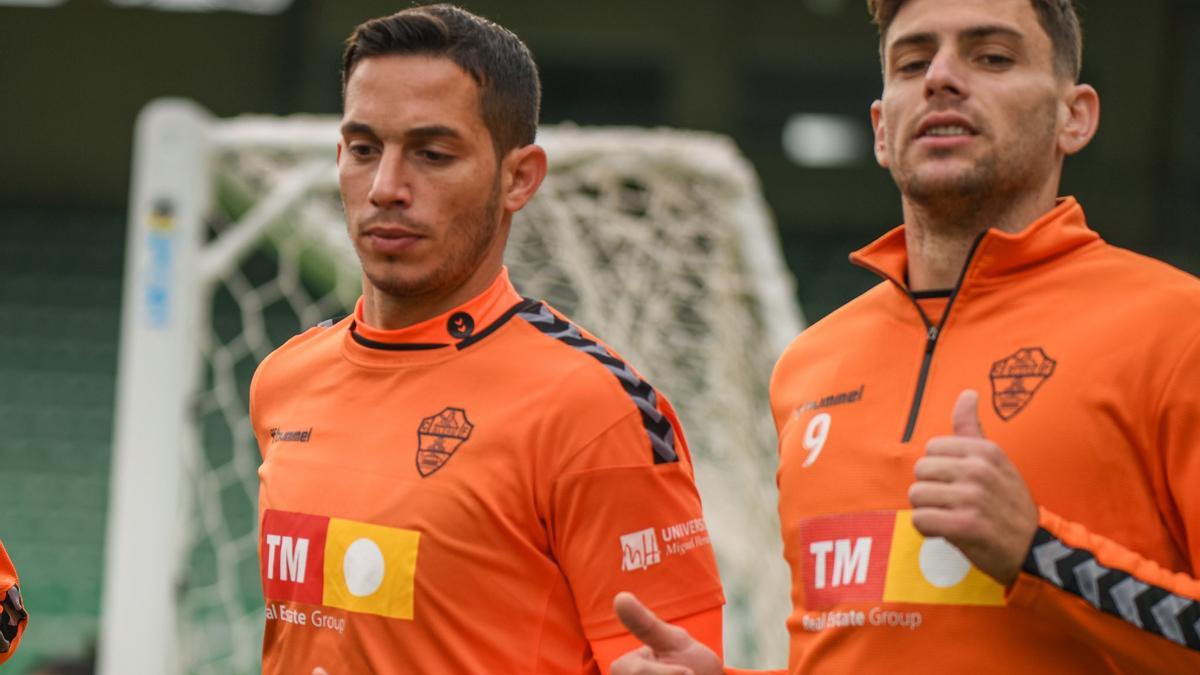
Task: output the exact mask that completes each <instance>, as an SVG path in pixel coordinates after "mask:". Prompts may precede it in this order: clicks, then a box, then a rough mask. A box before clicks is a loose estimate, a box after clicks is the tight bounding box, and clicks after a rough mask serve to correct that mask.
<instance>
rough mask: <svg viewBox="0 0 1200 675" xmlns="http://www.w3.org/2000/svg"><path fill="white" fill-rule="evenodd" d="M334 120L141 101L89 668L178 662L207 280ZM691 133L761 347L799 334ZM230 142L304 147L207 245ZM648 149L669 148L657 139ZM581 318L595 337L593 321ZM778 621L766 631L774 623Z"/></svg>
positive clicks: (554, 139) (753, 217)
mask: <svg viewBox="0 0 1200 675" xmlns="http://www.w3.org/2000/svg"><path fill="white" fill-rule="evenodd" d="M337 126H338V121H337V120H336V119H335V118H331V117H292V118H264V117H240V118H231V119H222V120H218V119H216V118H214V117H213V116H211V115H210V114H209V113H208V112H207V111H205V110H203V109H202V108H201V107H200V106H198V105H197V104H195V103H192V102H190V101H186V100H182V99H161V100H158V101H155V102H152V103H151V104H149V105H148V106H147V107H146V108H145V109H144V110H143V111H142V113H141V115H140V116H139V118H138V122H137V127H136V133H135V150H134V163H133V174H132V188H131V197H130V206H129V225H128V234H127V245H126V256H127V258H126V270H125V280H124V295H123V305H122V319H121V339H120V348H119V363H118V381H117V400H116V410H115V425H114V438H113V455H112V472H111V490H110V505H109V520H108V531H107V544H106V545H107V551H106V557H105V570H104V590H103V600H102V617H101V633H100V636H99V651H98V663H97V666H98V671H97V672H99V673H100V674H101V675H117V674H120V675H159V674H162V673H173V672H178V669H179V665H178V663H177V662H176V660H175V659H174V655H175V653H176V650H177V649H178V645H176V644H175V635H176V627H175V620H176V618H175V617H176V614H175V599H176V595H177V585H178V581H179V580H178V577H177V575H178V574H179V566H180V562H181V555H182V554H181V550H182V549H181V544H180V540H181V536H180V532H181V531H182V528H185V527H187V526H188V525H187V523H186V522H185V521H186V519H187V518H188V514H189V512H190V509H189V506H190V505H189V503H188V497H187V495H188V494H189V491H188V490H187V489H186V481H185V475H186V465H187V462H188V453H190V452H193V451H194V450H195V448H194V447H193V444H195V443H196V441H195V438H194V437H193V435H192V432H191V431H189V429H190V428H191V424H192V421H191V417H192V412H191V406H192V404H193V395H194V392H195V391H196V389H197V386H198V384H199V383H198V378H199V373H200V358H199V357H198V344H197V342H198V338H197V336H198V335H199V334H200V333H201V331H202V330H205V327H204V325H203V324H204V322H205V321H207V320H208V309H207V307H208V304H209V303H210V300H209V298H210V297H211V294H212V292H213V287H214V283H215V279H217V278H218V277H219V276H220V275H221V274H222V273H225V272H227V271H228V269H229V268H230V267H231V266H236V265H237V264H238V261H239V259H241V258H242V257H243V256H244V255H245V254H247V252H248V251H251V250H252V249H254V247H256V246H258V245H259V244H258V242H259V241H260V240H261V239H262V238H263V237H264V235H265V233H266V231H267V229H268V228H269V227H270V226H271V225H272V224H273V223H274V222H276V221H277V220H278V219H279V218H280V217H281V216H283V215H284V214H285V213H287V212H288V211H289V210H290V209H293V208H295V207H296V205H297V200H298V199H300V197H301V196H302V195H303V194H304V193H305V191H306V190H307V189H308V188H309V187H310V186H313V185H314V184H318V183H319V184H325V185H328V184H331V182H334V181H336V170H335V166H334V163H333V161H332V160H333V153H332V150H333V148H334V146H335V143H336V141H337V137H338V132H337ZM589 133H597V134H606V133H607V134H613V135H615V136H619V135H622V134H625V135H628V134H629V133H646V134H647V135H646V136H645V142H646V143H649V144H654V143H657V142H658V141H656V140H655V139H656V138H659V137H658V136H655V135H653V134H652V133H648V132H640V131H630V130H620V129H615V130H608V131H596V132H589ZM670 133H679V132H670ZM577 134H578V130H570V129H568V130H565V131H559V130H556V129H554V128H544V129H543V130H541V131H540V132H539V136H538V142H539V144H541V145H543V146H544V147H546V148H547V150H548V153H549V155H550V158H551V160H550V161H551V163H553V162H554V157H555V150H556V149H558V148H562V147H565V146H568V145H570V144H571V143H573V142H575V141H574V140H573V139H574V138H576V136H577ZM696 139H697V140H696V143H697V145H699V146H701V147H703V148H704V151H703V152H700V153H698V154H696V155H695V156H694V158H692V159H691V160H690V161H693V162H700V163H704V162H708V161H711V162H712V163H713V166H712V167H711V168H712V170H713V171H719V172H723V173H729V172H730V171H732V172H733V174H734V180H735V182H738V190H737V192H738V194H739V195H740V196H739V198H738V201H737V203H736V204H733V205H731V207H732V208H733V209H735V211H736V212H737V213H738V214H740V215H739V216H738V217H737V218H736V219H735V220H736V223H737V226H738V227H739V228H740V232H739V233H738V237H739V239H740V240H741V242H742V249H741V250H742V251H743V256H744V260H743V264H744V265H745V267H746V268H747V269H749V270H752V271H753V283H754V286H755V288H754V289H753V290H754V292H755V294H756V296H757V299H758V302H760V303H761V305H762V311H763V314H764V315H765V316H768V317H769V319H770V320H769V321H765V322H763V328H764V329H765V330H766V331H767V333H768V336H767V338H768V339H767V342H768V348H769V349H770V350H772V356H777V355H778V354H779V353H781V352H782V350H783V348H784V347H785V346H786V344H787V343H788V342H789V341H790V340H791V339H792V338H793V337H795V335H796V334H797V333H798V332H799V330H800V328H801V327H802V325H803V317H802V315H801V313H800V310H799V307H798V305H797V304H796V301H795V299H794V298H795V295H794V282H793V281H792V277H791V275H790V273H788V272H787V270H786V267H785V265H784V262H783V259H782V256H781V254H780V247H779V243H778V240H777V236H776V234H775V231H774V228H773V224H772V221H771V218H770V215H769V212H768V211H767V208H766V204H765V202H764V201H763V199H762V197H761V193H760V190H759V188H758V184H757V179H756V178H755V176H754V174H753V171H752V169H750V167H749V164H748V163H746V162H745V160H744V159H742V158H741V157H740V155H738V154H737V152H736V149H735V148H734V147H733V145H732V143H730V142H728V141H727V140H726V139H722V138H720V137H716V136H713V135H708V134H696ZM229 145H242V146H259V147H262V148H265V149H270V148H272V147H278V148H288V149H295V148H311V149H312V151H313V159H310V160H306V161H304V162H301V163H299V164H297V165H296V166H294V167H293V168H291V169H290V171H289V172H288V173H287V174H286V175H284V176H281V177H280V178H279V179H278V180H277V181H276V182H275V185H274V187H273V189H272V191H271V192H270V194H268V195H267V196H266V197H265V198H263V199H261V200H260V201H258V202H257V203H256V204H255V205H254V206H253V207H252V208H251V209H250V210H249V211H248V212H247V213H245V215H244V216H243V217H241V218H240V219H239V221H238V222H236V223H233V224H232V225H230V226H228V227H226V228H225V229H224V230H223V231H222V233H221V235H220V236H219V237H217V238H216V239H213V240H212V241H210V242H206V241H205V239H206V229H205V228H206V222H205V219H206V217H207V216H208V214H209V213H210V206H211V201H212V194H213V191H214V188H213V182H212V177H211V175H210V170H209V165H210V161H211V158H212V156H213V152H214V148H218V147H221V146H229ZM661 152H663V153H671V152H674V150H673V149H672V146H671V145H670V144H664V145H663V146H662V148H661ZM730 167H732V169H731V168H730ZM699 168H700V169H701V170H704V169H705V168H706V167H699ZM518 285H519V284H518ZM589 328H592V329H594V330H596V332H597V333H598V334H599V335H601V336H604V335H605V332H604V330H603V326H589ZM762 377H764V378H765V377H766V374H765V373H764V374H763V375H762ZM764 386H765V380H764ZM668 395H669V392H668ZM764 414H766V411H764ZM694 452H695V451H694ZM703 487H704V486H703V483H701V489H702V492H703ZM706 504H707V503H706ZM709 506H711V505H709ZM714 536H715V537H719V536H720V535H719V533H716V534H714ZM776 557H778V556H776ZM779 563H780V564H782V561H781V560H780V561H779ZM771 581H772V582H782V583H783V584H784V585H783V586H782V587H779V588H778V589H777V592H778V593H780V594H781V595H784V596H787V594H788V586H787V585H786V584H787V580H786V579H783V580H780V579H778V578H773V579H771ZM780 621H781V623H780V625H779V626H778V627H776V629H777V630H782V617H780Z"/></svg>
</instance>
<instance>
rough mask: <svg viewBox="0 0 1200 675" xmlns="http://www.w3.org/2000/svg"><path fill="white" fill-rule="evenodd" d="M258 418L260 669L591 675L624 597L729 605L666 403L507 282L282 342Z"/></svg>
mask: <svg viewBox="0 0 1200 675" xmlns="http://www.w3.org/2000/svg"><path fill="white" fill-rule="evenodd" d="M251 417H252V420H253V425H254V431H255V434H256V435H257V437H258V441H259V444H260V447H261V450H262V455H263V464H262V468H261V469H260V470H259V476H260V493H259V501H260V515H261V523H260V525H261V534H260V540H259V553H260V557H261V567H262V584H263V589H264V594H265V596H266V619H267V621H266V637H265V643H264V652H263V661H264V663H263V669H264V672H266V673H287V674H289V675H290V674H292V673H303V674H304V675H308V673H310V672H312V671H313V669H314V668H317V667H320V668H323V669H324V670H325V671H326V672H327V673H329V675H341V674H343V673H347V674H349V673H379V674H384V673H547V674H552V673H593V672H598V667H597V664H596V663H595V660H594V658H593V657H592V652H591V644H592V642H594V641H601V640H605V639H607V638H611V637H613V636H619V635H621V634H622V633H623V632H624V629H623V628H622V627H621V626H620V624H619V622H618V621H617V620H616V618H615V616H614V615H613V612H612V598H613V595H614V594H615V593H616V592H617V591H620V590H630V591H633V592H635V593H637V594H638V595H639V597H641V598H643V600H645V601H646V602H647V604H649V605H650V606H651V607H654V608H655V610H656V611H658V612H659V613H661V614H663V615H664V616H667V617H672V618H681V617H686V616H689V615H695V614H697V613H701V612H705V611H707V610H712V609H713V608H719V607H720V606H721V605H722V604H723V602H724V599H723V597H722V594H721V588H720V583H719V580H718V576H717V569H716V564H715V560H714V557H713V553H712V547H711V545H710V544H709V541H708V535H707V529H706V527H705V524H704V520H703V516H702V513H701V507H700V498H699V495H698V493H697V491H696V488H695V485H694V482H693V473H692V466H691V463H690V457H689V455H688V451H687V446H686V443H685V442H684V438H683V435H682V433H681V431H680V427H679V424H678V421H677V420H676V418H675V413H674V411H673V410H672V409H671V407H670V405H669V403H668V402H667V401H666V399H665V398H664V397H663V396H662V395H661V394H659V393H658V392H657V391H655V390H654V389H653V388H652V387H651V386H650V385H649V384H647V383H646V381H645V380H643V379H642V378H641V377H640V376H639V375H638V374H637V373H636V372H635V371H634V370H632V369H631V368H630V367H629V366H628V365H627V364H626V363H625V362H623V361H622V360H621V359H620V358H619V357H618V356H617V355H616V354H615V353H613V352H612V351H611V350H609V349H608V348H607V347H605V346H604V345H603V344H602V343H600V342H599V341H598V340H597V339H596V338H595V337H593V336H591V335H590V334H588V333H587V332H585V331H583V330H581V329H579V328H578V327H576V326H574V325H573V324H571V323H570V322H568V321H567V320H565V319H563V318H562V317H561V316H560V315H558V314H556V313H555V312H553V311H552V310H551V309H549V308H548V307H547V306H546V305H545V304H543V303H540V302H536V301H530V300H523V299H522V298H521V297H520V296H519V295H517V293H516V291H515V290H514V289H513V287H512V286H511V284H510V283H509V281H508V277H507V274H506V273H502V274H501V275H500V276H499V278H498V279H497V280H496V282H495V283H493V284H492V286H491V287H490V288H489V289H488V290H487V291H486V292H485V293H483V294H482V295H481V296H479V297H477V298H475V299H473V300H471V301H470V302H468V303H467V304H465V305H463V306H461V307H458V308H456V309H455V310H453V311H451V312H448V313H446V314H445V315H442V316H439V317H436V318H434V319H431V320H429V321H426V322H423V323H421V324H418V325H415V326H411V327H409V328H406V329H403V330H398V331H380V330H375V329H372V328H370V327H369V326H367V325H365V324H364V322H363V320H362V305H361V301H360V303H359V307H358V309H357V311H356V314H355V316H353V317H348V318H347V319H345V320H342V321H340V322H338V323H336V324H334V325H331V326H327V327H319V328H314V329H312V330H309V331H307V332H305V333H304V334H302V335H300V336H298V337H296V338H294V339H292V340H291V341H289V342H288V343H287V344H286V345H284V346H283V347H281V348H280V349H278V350H277V351H275V352H274V353H273V354H271V356H270V357H268V358H267V359H266V360H265V361H264V362H263V363H262V365H261V366H260V367H259V369H258V372H257V373H256V375H255V378H254V383H253V385H252V387H251ZM605 666H607V664H605Z"/></svg>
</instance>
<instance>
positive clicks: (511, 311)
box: [455, 298, 538, 350]
mask: <svg viewBox="0 0 1200 675" xmlns="http://www.w3.org/2000/svg"><path fill="white" fill-rule="evenodd" d="M537 304H538V301H537V300H531V299H529V298H521V301H520V302H518V303H517V304H515V305H513V306H512V307H509V308H508V311H506V312H505V313H504V314H501V315H500V318H499V319H496V320H495V321H493V322H492V323H491V324H489V325H488V326H487V327H486V328H484V329H483V330H481V331H479V332H478V333H472V334H471V335H468V336H467V337H465V338H463V339H462V340H461V341H460V342H459V343H458V344H457V345H455V346H456V347H458V348H459V349H460V350H461V349H466V348H467V347H470V346H471V345H473V344H475V343H476V342H479V341H480V340H482V339H484V338H485V337H487V336H489V335H491V334H492V333H495V332H496V331H497V330H498V329H499V328H500V327H501V326H503V325H504V324H506V323H508V321H509V319H512V318H513V317H514V316H516V315H517V314H518V313H519V312H524V311H526V310H528V309H531V308H533V307H534V306H535V305H537Z"/></svg>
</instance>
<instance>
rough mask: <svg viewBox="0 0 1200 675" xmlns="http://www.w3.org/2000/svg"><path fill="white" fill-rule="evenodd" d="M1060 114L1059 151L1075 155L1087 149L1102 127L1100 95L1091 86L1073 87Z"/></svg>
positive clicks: (1065, 98)
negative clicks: (1097, 130)
mask: <svg viewBox="0 0 1200 675" xmlns="http://www.w3.org/2000/svg"><path fill="white" fill-rule="evenodd" d="M1059 114H1060V121H1061V124H1060V127H1059V132H1058V149H1059V150H1060V151H1061V152H1062V153H1063V154H1064V155H1073V154H1075V153H1077V152H1079V151H1080V150H1082V149H1084V148H1085V147H1087V144H1088V143H1090V142H1091V140H1092V137H1093V136H1095V135H1096V129H1098V128H1099V127H1100V94H1098V93H1096V89H1095V88H1094V87H1092V85H1090V84H1076V85H1072V86H1071V88H1070V90H1069V91H1068V92H1067V95H1066V96H1065V97H1064V98H1063V105H1062V107H1061V108H1060V109H1059Z"/></svg>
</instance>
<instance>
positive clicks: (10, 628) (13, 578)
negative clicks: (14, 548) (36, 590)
mask: <svg viewBox="0 0 1200 675" xmlns="http://www.w3.org/2000/svg"><path fill="white" fill-rule="evenodd" d="M20 584H21V580H20V579H19V578H18V577H17V570H16V568H15V567H13V564H12V560H10V559H9V557H8V551H6V550H4V542H2V541H0V663H4V662H5V661H7V660H8V659H9V657H10V656H12V655H13V652H15V651H16V650H17V645H18V644H20V642H21V633H23V632H25V624H27V623H28V619H29V615H28V614H27V613H26V612H25V603H24V601H23V600H22V599H21V588H20Z"/></svg>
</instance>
